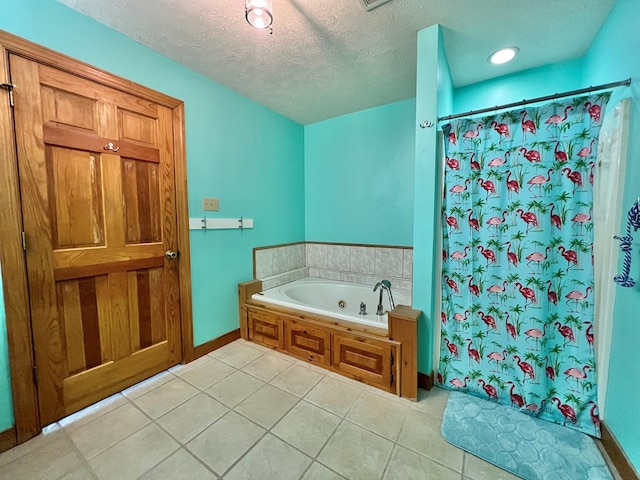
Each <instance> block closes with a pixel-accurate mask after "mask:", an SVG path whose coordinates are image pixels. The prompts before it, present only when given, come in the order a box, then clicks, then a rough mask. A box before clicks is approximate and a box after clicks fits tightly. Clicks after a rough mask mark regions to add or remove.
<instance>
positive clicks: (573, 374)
mask: <svg viewBox="0 0 640 480" xmlns="http://www.w3.org/2000/svg"><path fill="white" fill-rule="evenodd" d="M587 370H591V367H590V366H589V365H585V366H584V367H582V370H580V369H578V368H569V369H567V370H565V371H564V374H565V375H566V377H565V379H564V380H565V382H567V383H568V382H569V378H573V379H574V380H575V381H576V390H574V392H577V391H578V387H579V386H580V380H584V379H585V378H587Z"/></svg>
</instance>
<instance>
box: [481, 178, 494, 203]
mask: <svg viewBox="0 0 640 480" xmlns="http://www.w3.org/2000/svg"><path fill="white" fill-rule="evenodd" d="M478 183H479V184H480V186H481V187H482V188H484V189H485V191H486V192H487V198H489V196H490V195H495V194H496V186H495V185H494V183H493V182H492V181H491V180H483V179H482V178H479V179H478Z"/></svg>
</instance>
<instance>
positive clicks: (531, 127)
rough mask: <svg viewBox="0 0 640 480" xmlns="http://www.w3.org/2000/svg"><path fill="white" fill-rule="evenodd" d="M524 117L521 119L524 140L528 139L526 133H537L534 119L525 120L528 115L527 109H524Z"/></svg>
mask: <svg viewBox="0 0 640 480" xmlns="http://www.w3.org/2000/svg"><path fill="white" fill-rule="evenodd" d="M520 113H522V119H521V120H520V126H521V127H522V140H526V138H527V137H526V133H527V132H529V133H532V134H533V135H535V134H536V124H535V123H533V120H525V117H526V116H527V111H526V110H523V111H522V112H520Z"/></svg>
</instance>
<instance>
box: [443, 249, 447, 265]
mask: <svg viewBox="0 0 640 480" xmlns="http://www.w3.org/2000/svg"><path fill="white" fill-rule="evenodd" d="M447 255H448V254H447V251H446V250H445V249H444V248H443V249H442V261H443V262H446V261H447Z"/></svg>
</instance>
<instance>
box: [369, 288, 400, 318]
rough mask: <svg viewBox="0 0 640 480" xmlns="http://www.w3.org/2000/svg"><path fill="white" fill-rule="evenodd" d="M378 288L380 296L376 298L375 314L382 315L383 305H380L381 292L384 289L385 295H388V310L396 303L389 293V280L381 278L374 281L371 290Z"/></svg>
mask: <svg viewBox="0 0 640 480" xmlns="http://www.w3.org/2000/svg"><path fill="white" fill-rule="evenodd" d="M378 289H380V297H379V299H378V310H377V312H376V314H377V315H384V306H383V305H382V292H383V291H384V290H386V291H387V295H388V296H389V306H390V310H393V309H394V308H396V305H395V303H394V301H393V295H392V294H391V282H390V281H389V280H381V281H380V282H378V283H376V285H375V287H373V291H374V292H375V291H376V290H378Z"/></svg>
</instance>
